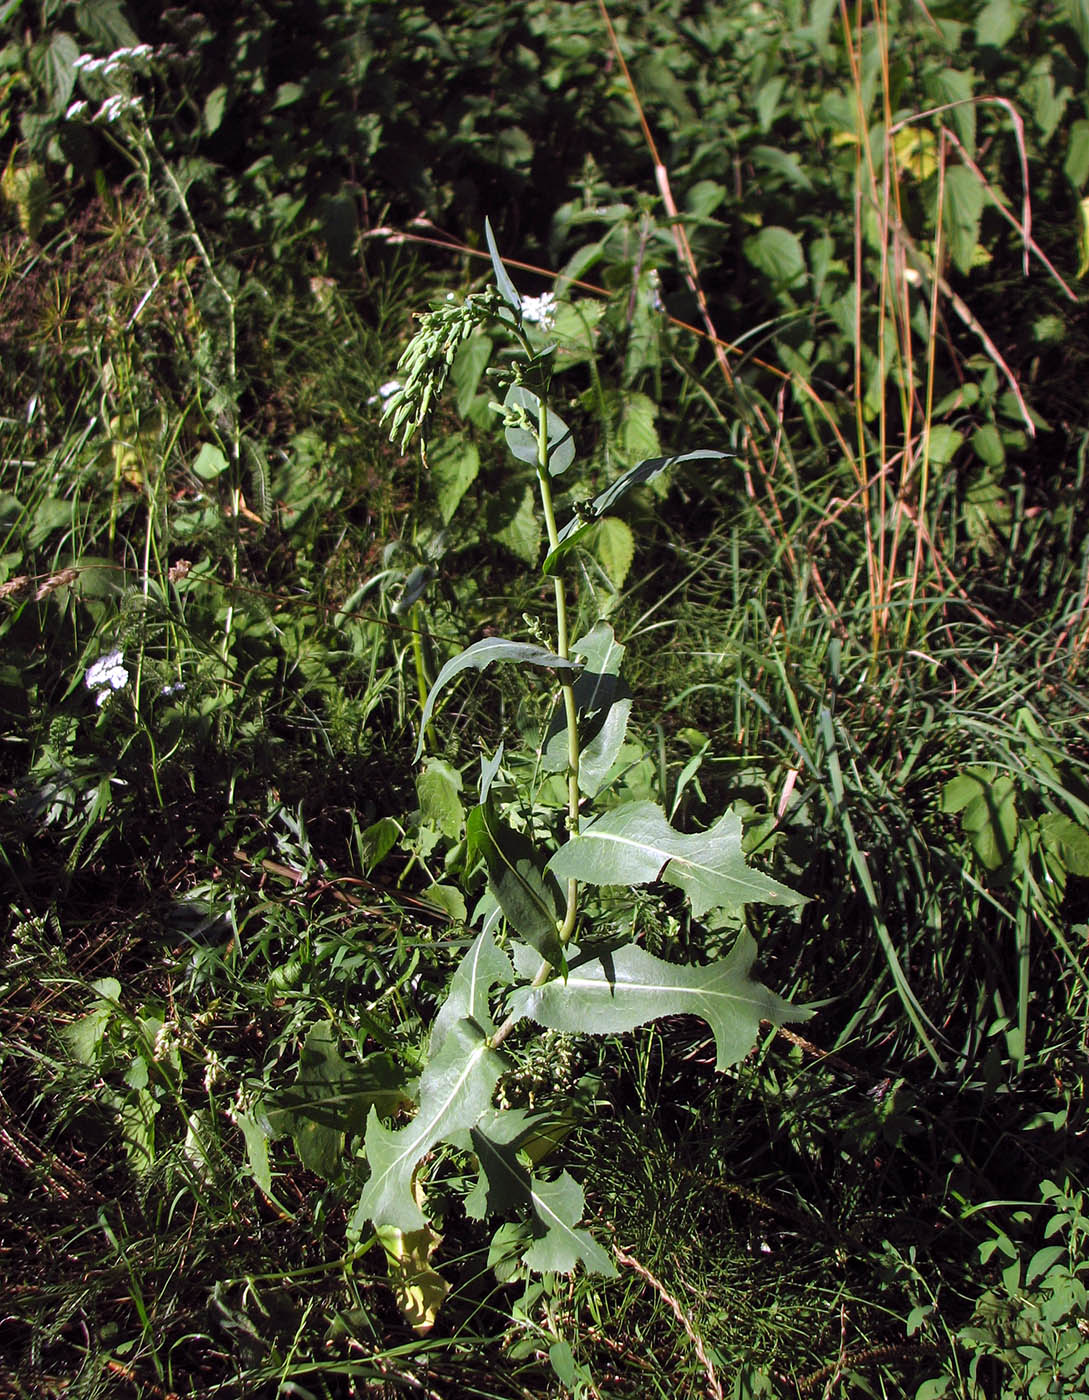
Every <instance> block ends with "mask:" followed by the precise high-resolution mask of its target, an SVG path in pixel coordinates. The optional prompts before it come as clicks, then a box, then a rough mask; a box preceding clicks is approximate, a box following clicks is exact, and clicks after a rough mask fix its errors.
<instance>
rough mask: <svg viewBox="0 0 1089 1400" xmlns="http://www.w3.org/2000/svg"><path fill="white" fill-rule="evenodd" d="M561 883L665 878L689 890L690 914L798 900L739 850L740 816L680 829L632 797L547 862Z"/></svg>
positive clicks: (658, 810) (622, 882)
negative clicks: (696, 829) (704, 826)
mask: <svg viewBox="0 0 1089 1400" xmlns="http://www.w3.org/2000/svg"><path fill="white" fill-rule="evenodd" d="M549 869H550V870H551V871H552V873H553V874H554V875H555V876H556V878H557V879H558V880H561V881H562V880H571V879H574V880H582V881H584V882H585V883H586V884H590V885H645V884H649V883H650V882H651V881H652V880H657V879H658V878H662V879H665V880H668V881H669V882H670V884H673V885H677V886H678V887H679V888H680V889H682V890H684V892H685V894H687V895H688V898H689V900H690V901H691V904H692V912H693V914H694V915H695V916H696V918H701V917H702V916H703V915H704V914H706V912H707V911H708V909H739V908H741V906H742V905H745V904H749V903H753V902H761V903H768V904H799V903H801V898H800V896H799V895H796V894H795V893H794V891H793V890H790V889H788V888H787V887H786V885H781V884H780V883H779V881H778V880H773V879H772V878H771V876H770V875H764V874H763V873H762V872H761V871H759V870H753V869H752V868H751V867H750V866H748V865H747V864H746V862H745V856H744V854H743V852H742V849H741V818H740V817H738V816H737V815H736V814H735V813H734V812H725V813H724V814H723V815H722V816H721V817H720V818H719V819H718V821H717V822H716V823H715V824H714V826H712V827H710V828H709V829H708V830H707V831H701V832H697V833H695V834H693V835H684V834H683V833H681V832H679V831H674V830H673V828H672V827H671V826H670V825H669V822H668V821H667V820H666V815H665V812H664V811H663V810H662V809H661V807H659V806H658V805H657V804H656V803H654V802H629V803H625V804H624V805H623V806H621V807H617V808H614V809H613V811H611V812H606V813H605V815H604V816H602V817H599V818H598V819H597V821H596V822H594V823H593V825H592V826H588V827H586V828H585V830H584V831H583V832H582V833H581V834H580V835H578V836H573V837H572V838H571V839H570V840H569V841H568V842H567V844H566V845H565V846H562V847H561V848H560V850H558V851H557V852H556V854H555V855H554V856H553V857H552V859H551V860H550V861H549Z"/></svg>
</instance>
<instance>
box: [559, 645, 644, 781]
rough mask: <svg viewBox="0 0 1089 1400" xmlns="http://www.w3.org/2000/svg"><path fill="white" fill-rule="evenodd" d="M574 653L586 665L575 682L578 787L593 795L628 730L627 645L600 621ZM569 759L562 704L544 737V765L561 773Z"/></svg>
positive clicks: (629, 710)
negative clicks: (623, 672)
mask: <svg viewBox="0 0 1089 1400" xmlns="http://www.w3.org/2000/svg"><path fill="white" fill-rule="evenodd" d="M571 654H572V655H573V656H580V657H582V659H583V663H584V664H583V668H582V671H581V672H580V673H579V678H578V680H577V681H576V682H575V686H574V690H575V710H576V713H577V716H578V730H579V740H580V753H579V789H580V791H582V792H583V793H585V794H586V796H587V797H594V796H596V795H597V792H598V790H599V789H600V787H601V784H602V783H603V782H604V780H605V777H606V775H607V774H608V772H609V770H610V768H611V767H612V766H613V763H614V762H615V761H616V756H617V754H618V753H619V752H620V746H621V744H623V742H624V736H625V734H626V733H627V730H628V718H629V716H630V714H631V694H630V692H629V691H628V689H627V687H626V686H624V685H623V684H622V683H621V681H620V680H619V671H620V663H621V661H622V660H623V659H624V648H623V647H622V646H621V644H620V643H619V642H618V641H617V640H616V636H615V634H614V632H613V629H612V627H610V625H609V624H608V623H607V622H598V623H596V624H595V625H594V627H592V628H591V630H590V631H589V632H587V633H586V635H585V636H584V637H580V638H579V639H578V640H577V641H576V642H575V643H574V644H573V645H572V647H571ZM568 763H569V756H568V732H567V723H566V719H565V715H564V711H563V708H562V706H560V707H558V708H557V710H556V713H555V717H554V719H553V721H552V725H551V727H550V728H549V731H548V733H547V735H546V736H545V744H544V751H543V753H542V755H541V766H542V767H543V768H545V769H546V771H548V772H550V773H558V772H562V771H563V770H564V769H565V768H566V767H567V766H568Z"/></svg>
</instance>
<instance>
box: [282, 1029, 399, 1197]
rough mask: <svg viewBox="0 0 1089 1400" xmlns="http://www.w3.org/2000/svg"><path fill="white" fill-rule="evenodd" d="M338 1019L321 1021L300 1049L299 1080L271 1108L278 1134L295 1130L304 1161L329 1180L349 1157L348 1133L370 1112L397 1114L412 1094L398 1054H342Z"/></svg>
mask: <svg viewBox="0 0 1089 1400" xmlns="http://www.w3.org/2000/svg"><path fill="white" fill-rule="evenodd" d="M339 1043H340V1038H339V1035H338V1033H337V1028H336V1026H335V1024H334V1023H333V1022H332V1021H318V1022H317V1023H316V1024H315V1025H313V1026H311V1027H310V1029H309V1031H308V1032H307V1035H306V1039H305V1040H304V1041H303V1043H302V1047H301V1049H300V1052H299V1067H298V1070H297V1071H296V1074H295V1079H294V1082H293V1083H292V1085H291V1087H290V1088H289V1089H286V1090H284V1091H283V1092H281V1093H280V1094H278V1095H277V1096H276V1098H275V1099H274V1100H272V1101H271V1102H270V1103H269V1105H268V1107H267V1110H266V1116H267V1118H268V1122H269V1126H270V1128H271V1130H272V1132H273V1134H274V1135H275V1136H280V1135H281V1134H283V1133H290V1134H291V1137H292V1139H293V1140H294V1143H295V1151H296V1152H297V1153H298V1155H299V1160H300V1162H302V1164H303V1166H304V1167H306V1168H308V1169H309V1170H310V1171H313V1172H317V1173H318V1175H319V1176H324V1177H325V1178H327V1179H331V1178H332V1177H335V1176H336V1175H337V1173H338V1172H339V1171H340V1168H341V1166H342V1165H343V1160H344V1141H345V1137H346V1135H347V1134H348V1133H360V1132H362V1131H363V1124H364V1121H365V1118H366V1115H367V1111H368V1110H369V1109H371V1108H375V1107H378V1108H381V1110H382V1111H383V1112H384V1113H387V1114H390V1113H393V1112H394V1111H395V1110H396V1109H397V1108H398V1107H399V1106H400V1105H401V1104H402V1103H404V1102H405V1100H406V1098H407V1096H408V1086H407V1084H406V1081H405V1076H404V1072H403V1071H402V1070H401V1068H400V1066H399V1065H398V1063H397V1061H396V1060H395V1059H394V1057H393V1056H392V1055H388V1054H386V1053H385V1052H382V1051H379V1052H377V1053H375V1054H373V1055H368V1056H367V1058H366V1059H365V1060H363V1061H362V1062H357V1063H354V1064H353V1063H349V1062H348V1061H346V1060H344V1059H343V1058H342V1057H341V1054H340V1050H339Z"/></svg>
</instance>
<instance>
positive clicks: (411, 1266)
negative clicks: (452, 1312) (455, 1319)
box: [377, 1225, 450, 1336]
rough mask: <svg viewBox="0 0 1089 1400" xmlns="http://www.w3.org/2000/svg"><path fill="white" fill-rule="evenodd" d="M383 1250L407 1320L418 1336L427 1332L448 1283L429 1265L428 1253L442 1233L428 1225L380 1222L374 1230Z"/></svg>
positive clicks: (399, 1303)
mask: <svg viewBox="0 0 1089 1400" xmlns="http://www.w3.org/2000/svg"><path fill="white" fill-rule="evenodd" d="M377 1234H378V1239H379V1241H380V1242H381V1245H382V1248H383V1249H384V1250H385V1252H386V1265H387V1268H388V1269H389V1281H390V1286H391V1288H392V1289H393V1297H394V1300H395V1302H396V1303H397V1306H398V1307H399V1308H400V1309H401V1312H402V1313H404V1315H405V1319H406V1321H407V1322H408V1323H409V1325H410V1326H411V1327H412V1329H413V1330H414V1331H415V1332H418V1333H419V1334H420V1335H421V1336H423V1335H425V1334H426V1333H428V1332H430V1331H431V1329H432V1327H434V1325H435V1318H436V1316H437V1315H438V1311H439V1308H440V1307H442V1303H443V1299H444V1298H445V1297H446V1295H447V1293H449V1292H450V1285H449V1284H448V1283H447V1282H446V1280H445V1279H444V1278H443V1277H442V1275H441V1274H439V1273H437V1272H436V1271H435V1270H434V1269H433V1268H432V1267H431V1263H430V1260H431V1256H432V1255H433V1254H434V1253H435V1251H436V1249H438V1247H439V1245H440V1244H442V1236H441V1235H439V1234H436V1233H435V1231H434V1230H432V1228H431V1226H430V1225H424V1226H423V1228H422V1229H419V1230H409V1231H404V1230H397V1229H395V1228H394V1227H393V1226H392V1225H383V1226H381V1228H380V1229H379V1230H378V1232H377Z"/></svg>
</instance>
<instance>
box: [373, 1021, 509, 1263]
mask: <svg viewBox="0 0 1089 1400" xmlns="http://www.w3.org/2000/svg"><path fill="white" fill-rule="evenodd" d="M508 1067H509V1061H508V1060H507V1057H506V1056H505V1055H503V1054H502V1052H501V1051H498V1050H492V1049H491V1048H490V1047H489V1045H488V1043H487V1035H486V1033H485V1032H484V1031H483V1030H482V1029H481V1028H480V1027H479V1026H477V1025H476V1024H474V1023H473V1022H472V1021H458V1022H457V1024H456V1025H455V1026H453V1027H452V1028H451V1029H450V1031H449V1032H448V1033H447V1034H446V1036H445V1037H444V1038H443V1042H442V1049H441V1050H440V1051H439V1053H438V1055H437V1056H436V1057H435V1059H433V1060H432V1061H431V1063H430V1064H429V1065H428V1067H427V1069H426V1070H425V1071H424V1073H423V1076H422V1077H421V1079H420V1106H419V1110H418V1111H417V1114H416V1117H415V1118H414V1119H413V1120H412V1122H411V1123H409V1124H408V1126H407V1127H404V1128H400V1129H396V1130H395V1129H391V1128H387V1127H386V1126H385V1125H384V1124H383V1123H382V1121H381V1119H380V1118H379V1117H378V1114H377V1112H376V1111H375V1110H374V1109H373V1108H372V1109H371V1113H370V1117H369V1118H368V1120H367V1136H366V1142H365V1146H366V1154H367V1161H368V1162H369V1163H370V1168H371V1174H370V1178H369V1179H368V1181H367V1184H366V1186H365V1187H364V1188H363V1194H362V1195H361V1196H360V1198H359V1204H358V1205H357V1206H356V1208H355V1213H354V1214H353V1216H352V1219H351V1223H350V1224H349V1227H348V1233H349V1237H350V1238H358V1237H359V1235H360V1233H361V1231H362V1228H363V1222H364V1221H366V1220H370V1221H372V1222H373V1224H374V1225H375V1227H376V1228H378V1227H380V1226H383V1225H392V1226H394V1227H395V1228H396V1229H398V1230H404V1231H406V1232H408V1231H412V1230H420V1229H422V1228H423V1227H424V1225H425V1223H426V1222H425V1220H424V1214H423V1211H422V1210H421V1209H420V1206H419V1203H418V1202H417V1200H416V1196H415V1193H414V1192H413V1189H412V1178H413V1175H414V1174H415V1171H416V1168H417V1166H418V1165H419V1163H420V1161H421V1159H422V1158H423V1157H424V1156H425V1155H426V1154H427V1153H428V1152H430V1150H431V1149H432V1148H433V1147H434V1146H435V1145H436V1144H437V1143H439V1142H443V1141H447V1140H450V1139H452V1138H456V1137H461V1136H463V1135H464V1134H465V1133H466V1132H468V1130H469V1129H470V1128H472V1127H473V1125H474V1124H475V1123H476V1122H477V1120H478V1119H479V1118H480V1116H481V1115H482V1114H483V1113H485V1112H486V1111H487V1109H488V1107H489V1106H490V1104H491V1098H492V1094H493V1093H494V1092H495V1086H496V1083H497V1081H498V1079H499V1076H500V1074H502V1073H503V1072H504V1070H506V1069H507V1068H508Z"/></svg>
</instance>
